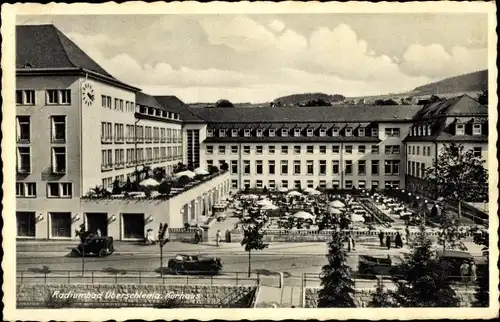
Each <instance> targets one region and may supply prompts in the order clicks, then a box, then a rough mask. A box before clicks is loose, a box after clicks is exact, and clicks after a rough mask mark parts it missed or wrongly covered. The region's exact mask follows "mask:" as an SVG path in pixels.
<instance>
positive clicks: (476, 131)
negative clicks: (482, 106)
mask: <svg viewBox="0 0 500 322" xmlns="http://www.w3.org/2000/svg"><path fill="white" fill-rule="evenodd" d="M481 132H482V126H481V124H473V125H472V135H481V134H482V133H481Z"/></svg>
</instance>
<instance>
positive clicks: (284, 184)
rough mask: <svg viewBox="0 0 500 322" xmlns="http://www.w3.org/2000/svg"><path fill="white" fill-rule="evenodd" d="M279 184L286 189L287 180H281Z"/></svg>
mask: <svg viewBox="0 0 500 322" xmlns="http://www.w3.org/2000/svg"><path fill="white" fill-rule="evenodd" d="M281 186H282V187H283V188H285V189H288V180H281Z"/></svg>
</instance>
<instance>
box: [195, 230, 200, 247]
mask: <svg viewBox="0 0 500 322" xmlns="http://www.w3.org/2000/svg"><path fill="white" fill-rule="evenodd" d="M194 242H195V243H196V244H198V243H199V242H200V233H199V232H198V230H196V232H195V233H194Z"/></svg>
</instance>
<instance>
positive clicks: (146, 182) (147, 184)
mask: <svg viewBox="0 0 500 322" xmlns="http://www.w3.org/2000/svg"><path fill="white" fill-rule="evenodd" d="M139 184H140V185H141V186H145V187H152V186H157V185H159V184H160V183H159V182H158V181H156V180H155V179H152V178H149V179H145V180H142V181H141V182H140V183H139Z"/></svg>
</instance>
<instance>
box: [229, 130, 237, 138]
mask: <svg viewBox="0 0 500 322" xmlns="http://www.w3.org/2000/svg"><path fill="white" fill-rule="evenodd" d="M231 136H232V137H237V136H238V129H231Z"/></svg>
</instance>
